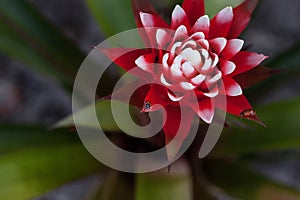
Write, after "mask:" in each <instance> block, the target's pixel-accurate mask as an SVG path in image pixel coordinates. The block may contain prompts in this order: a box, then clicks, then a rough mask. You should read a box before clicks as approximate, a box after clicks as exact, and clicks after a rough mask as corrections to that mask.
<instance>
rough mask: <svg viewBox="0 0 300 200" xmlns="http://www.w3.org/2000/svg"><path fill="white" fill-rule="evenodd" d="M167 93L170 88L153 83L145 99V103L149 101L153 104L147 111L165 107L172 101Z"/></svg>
mask: <svg viewBox="0 0 300 200" xmlns="http://www.w3.org/2000/svg"><path fill="white" fill-rule="evenodd" d="M167 93H168V89H167V88H166V87H164V86H162V85H158V84H152V85H151V87H150V89H149V91H148V93H147V95H146V97H145V100H144V102H145V103H149V104H150V105H151V106H150V107H149V108H148V109H147V110H146V111H145V112H151V111H155V110H157V109H158V108H160V106H162V107H164V106H167V105H169V104H170V103H172V101H171V100H170V99H169V97H168V94H167ZM158 105H159V106H158Z"/></svg>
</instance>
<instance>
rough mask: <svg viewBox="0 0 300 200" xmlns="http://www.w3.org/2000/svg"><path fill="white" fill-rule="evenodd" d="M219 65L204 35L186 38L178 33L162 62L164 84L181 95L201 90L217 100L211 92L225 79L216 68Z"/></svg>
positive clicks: (197, 34) (196, 34)
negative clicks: (222, 78)
mask: <svg viewBox="0 0 300 200" xmlns="http://www.w3.org/2000/svg"><path fill="white" fill-rule="evenodd" d="M179 28H180V27H179ZM179 28H178V29H179ZM176 36H177V37H178V38H176ZM218 62H219V58H218V56H217V55H216V54H214V53H212V52H209V43H208V41H207V40H206V39H205V36H204V34H203V33H202V32H200V33H195V34H193V35H192V36H187V35H186V36H185V37H183V36H182V35H181V36H180V37H179V36H178V34H177V35H176V33H175V36H174V38H173V41H172V42H171V43H170V46H169V48H168V51H167V52H166V53H165V54H164V55H163V58H162V64H163V72H162V74H161V77H160V78H161V82H162V83H163V84H164V85H165V86H167V87H168V88H170V89H171V90H172V91H173V92H177V93H180V94H181V95H184V94H185V93H186V92H187V91H191V90H194V89H196V88H199V90H200V91H203V92H205V93H209V94H210V96H212V97H213V96H216V95H217V93H216V92H213V94H212V93H211V90H213V88H214V87H215V86H216V84H217V82H218V81H219V80H220V79H221V77H222V73H221V71H219V70H218V68H217V67H216V65H217V64H218Z"/></svg>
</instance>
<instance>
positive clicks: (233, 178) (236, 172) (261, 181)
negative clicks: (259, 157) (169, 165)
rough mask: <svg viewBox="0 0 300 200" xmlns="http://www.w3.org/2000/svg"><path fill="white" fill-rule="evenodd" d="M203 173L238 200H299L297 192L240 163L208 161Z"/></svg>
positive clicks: (299, 194) (299, 196) (299, 193)
mask: <svg viewBox="0 0 300 200" xmlns="http://www.w3.org/2000/svg"><path fill="white" fill-rule="evenodd" d="M239 162H240V161H239ZM204 171H205V172H206V175H207V178H208V180H209V181H211V183H213V184H215V185H216V186H218V187H219V188H222V191H223V192H225V193H226V194H229V195H231V196H233V197H235V198H238V199H244V200H265V199H272V200H281V199H291V200H296V199H300V192H299V191H297V190H295V189H292V188H290V187H287V186H284V185H282V184H279V183H276V182H274V181H272V180H270V179H269V178H267V177H264V176H262V175H260V174H258V173H257V172H255V171H253V170H251V169H249V168H248V167H246V166H244V165H242V164H240V163H239V164H236V163H230V162H223V161H209V162H207V163H206V164H205V168H204Z"/></svg>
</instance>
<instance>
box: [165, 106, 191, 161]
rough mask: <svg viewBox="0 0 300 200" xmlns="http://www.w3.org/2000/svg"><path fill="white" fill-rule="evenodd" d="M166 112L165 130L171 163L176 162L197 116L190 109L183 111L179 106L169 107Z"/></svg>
mask: <svg viewBox="0 0 300 200" xmlns="http://www.w3.org/2000/svg"><path fill="white" fill-rule="evenodd" d="M165 110H166V112H165V113H164V119H166V120H165V124H164V127H163V130H164V133H165V143H166V145H167V146H166V150H167V156H168V160H169V161H174V158H175V157H176V155H177V153H178V151H179V149H180V148H181V145H182V143H183V141H184V139H185V138H186V137H187V136H188V134H189V132H190V129H191V125H192V122H193V119H194V116H195V114H194V112H193V111H192V110H191V109H190V108H182V109H181V108H180V107H179V106H167V107H165ZM182 111H183V112H182ZM182 115H184V116H182ZM175 136H176V137H175ZM174 137H175V138H174Z"/></svg>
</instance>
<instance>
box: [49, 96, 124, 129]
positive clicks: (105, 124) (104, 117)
mask: <svg viewBox="0 0 300 200" xmlns="http://www.w3.org/2000/svg"><path fill="white" fill-rule="evenodd" d="M120 104H121V103H120ZM110 107H111V104H110V101H108V100H104V101H97V102H96V104H92V105H89V106H86V107H84V108H83V109H81V110H79V111H78V112H77V113H75V114H74V115H75V118H76V119H77V121H76V122H77V125H78V126H81V127H86V128H94V129H98V127H99V122H98V121H100V123H101V128H102V129H103V130H104V131H119V130H120V129H119V128H118V126H117V125H116V123H115V121H114V118H113V115H112V113H111V109H110ZM95 109H96V113H97V116H98V121H95V120H93V115H92V113H93V111H95ZM119 114H120V115H122V114H123V113H119ZM73 126H74V116H73V114H72V115H70V116H68V117H66V118H65V119H62V120H61V121H59V122H57V123H56V124H55V125H54V126H53V127H54V128H59V127H73Z"/></svg>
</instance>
